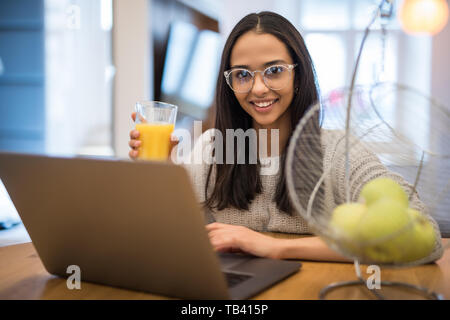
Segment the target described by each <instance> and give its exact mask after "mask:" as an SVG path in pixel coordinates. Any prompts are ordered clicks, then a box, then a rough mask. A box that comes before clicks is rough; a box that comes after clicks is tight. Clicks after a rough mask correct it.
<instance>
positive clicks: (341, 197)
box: [329, 134, 444, 264]
mask: <svg viewBox="0 0 450 320" xmlns="http://www.w3.org/2000/svg"><path fill="white" fill-rule="evenodd" d="M330 140H331V141H332V143H331V144H332V145H333V153H332V154H333V156H332V158H331V159H329V161H333V166H334V168H333V170H332V173H333V177H332V178H333V181H334V186H335V188H334V190H333V195H334V198H335V203H336V204H340V203H344V202H345V201H346V194H345V190H346V189H345V172H346V168H345V152H344V150H345V134H338V135H336V136H335V137H334V138H331V139H330ZM350 146H351V147H350V156H349V157H350V168H349V169H350V170H349V172H350V179H349V186H350V201H357V200H358V198H359V194H360V192H361V189H362V188H363V186H364V185H365V184H366V183H367V182H369V181H371V180H373V179H375V178H378V177H387V178H391V179H392V180H394V181H396V182H398V183H399V184H400V185H401V186H402V187H403V189H404V190H405V192H406V193H407V195H408V197H409V199H410V204H409V205H410V207H411V208H414V209H416V210H418V211H420V212H422V213H423V214H424V215H425V216H426V218H427V219H428V220H429V221H430V223H431V224H432V226H433V228H434V231H435V235H436V237H435V239H436V240H435V246H434V249H433V251H432V252H431V254H430V255H429V256H427V257H425V258H423V259H421V260H420V261H416V262H414V264H425V263H430V262H433V261H436V260H438V259H440V258H441V257H442V255H443V253H444V249H443V246H442V240H441V233H440V230H439V225H438V224H437V222H436V221H435V220H434V218H433V217H432V216H431V214H430V211H429V209H428V207H427V206H426V205H425V204H424V203H423V202H422V201H421V200H420V197H419V195H418V193H417V191H415V190H414V188H413V186H412V185H411V184H409V183H408V182H407V181H406V180H405V179H404V178H403V177H402V176H401V175H399V174H397V173H395V172H393V171H390V170H388V168H386V167H385V166H384V165H383V164H382V163H381V161H380V159H379V158H378V157H377V156H376V155H375V154H374V153H373V152H371V151H370V150H369V148H367V147H366V146H365V145H364V144H363V143H362V142H361V141H359V140H357V139H355V138H351V139H350Z"/></svg>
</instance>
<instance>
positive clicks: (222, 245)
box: [206, 222, 280, 259]
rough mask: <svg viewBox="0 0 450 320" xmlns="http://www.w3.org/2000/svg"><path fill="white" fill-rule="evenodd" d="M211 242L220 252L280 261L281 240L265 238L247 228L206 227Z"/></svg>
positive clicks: (217, 225) (219, 225) (221, 224)
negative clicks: (238, 253)
mask: <svg viewBox="0 0 450 320" xmlns="http://www.w3.org/2000/svg"><path fill="white" fill-rule="evenodd" d="M206 230H207V231H208V236H209V241H210V242H211V244H212V246H213V248H214V250H216V251H219V252H244V253H249V254H252V255H255V256H258V257H265V258H272V259H280V254H279V246H278V245H279V241H280V240H279V239H275V238H272V237H269V236H265V235H263V234H261V233H259V232H256V231H253V230H250V229H248V228H246V227H242V226H235V225H230V224H223V223H217V222H214V223H211V224H208V225H207V226H206Z"/></svg>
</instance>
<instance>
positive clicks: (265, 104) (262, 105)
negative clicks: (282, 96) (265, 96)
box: [250, 99, 278, 109]
mask: <svg viewBox="0 0 450 320" xmlns="http://www.w3.org/2000/svg"><path fill="white" fill-rule="evenodd" d="M277 101H278V99H274V100H272V101H264V102H253V101H252V102H250V103H251V104H252V105H254V106H255V107H257V108H259V109H265V108H269V107H270V106H271V105H273V104H274V103H275V102H277Z"/></svg>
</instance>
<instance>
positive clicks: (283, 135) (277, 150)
mask: <svg viewBox="0 0 450 320" xmlns="http://www.w3.org/2000/svg"><path fill="white" fill-rule="evenodd" d="M253 128H254V129H255V130H256V131H257V137H258V154H259V155H266V156H268V157H276V156H279V155H281V154H282V153H283V152H284V150H285V148H286V144H287V142H288V139H289V136H290V134H291V131H292V128H291V118H290V113H289V112H287V111H286V112H285V113H284V114H283V115H282V116H281V117H280V118H278V119H277V120H276V121H275V122H274V123H271V124H269V125H261V124H259V123H257V122H256V121H253ZM260 129H266V130H267V139H266V143H265V144H263V145H262V146H261V147H265V148H266V150H261V151H260V150H259V146H260V143H259V139H260V132H259V130H260ZM273 129H277V130H278V139H275V141H274V144H273V145H272V143H271V141H272V134H275V133H273V132H272V130H273ZM274 138H276V136H274Z"/></svg>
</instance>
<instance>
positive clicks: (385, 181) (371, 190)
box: [359, 177, 408, 207]
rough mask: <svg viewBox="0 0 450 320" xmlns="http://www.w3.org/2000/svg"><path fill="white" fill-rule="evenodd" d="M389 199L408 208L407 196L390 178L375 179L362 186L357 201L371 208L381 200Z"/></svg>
mask: <svg viewBox="0 0 450 320" xmlns="http://www.w3.org/2000/svg"><path fill="white" fill-rule="evenodd" d="M385 197H389V198H391V199H394V200H397V201H398V202H399V203H401V204H403V205H404V206H405V207H408V196H407V195H406V192H405V191H404V190H403V188H402V187H401V186H400V185H399V184H398V183H397V182H395V181H394V180H392V179H390V178H385V177H381V178H376V179H373V180H371V181H369V182H368V183H366V184H365V185H364V187H363V188H362V190H361V193H360V196H359V200H360V202H362V203H365V204H366V205H367V206H371V205H372V204H374V203H375V202H377V201H378V200H380V199H381V198H385Z"/></svg>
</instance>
